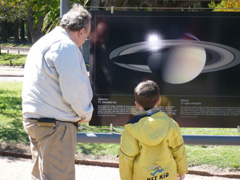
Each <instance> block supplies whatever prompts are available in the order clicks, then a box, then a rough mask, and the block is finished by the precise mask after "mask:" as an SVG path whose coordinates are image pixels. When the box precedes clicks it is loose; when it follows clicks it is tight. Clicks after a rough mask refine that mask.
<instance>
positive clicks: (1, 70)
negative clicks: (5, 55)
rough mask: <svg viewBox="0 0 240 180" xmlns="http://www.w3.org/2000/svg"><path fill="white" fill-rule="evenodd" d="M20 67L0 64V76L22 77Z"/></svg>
mask: <svg viewBox="0 0 240 180" xmlns="http://www.w3.org/2000/svg"><path fill="white" fill-rule="evenodd" d="M23 72H24V69H23V68H22V67H10V66H0V77H23V74H24V73H23Z"/></svg>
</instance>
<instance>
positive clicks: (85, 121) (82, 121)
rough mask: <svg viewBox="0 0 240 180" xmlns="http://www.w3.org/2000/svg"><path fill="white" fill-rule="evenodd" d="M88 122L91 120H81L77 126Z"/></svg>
mask: <svg viewBox="0 0 240 180" xmlns="http://www.w3.org/2000/svg"><path fill="white" fill-rule="evenodd" d="M90 120H91V118H89V119H82V120H80V121H78V124H82V123H87V122H89V121H90Z"/></svg>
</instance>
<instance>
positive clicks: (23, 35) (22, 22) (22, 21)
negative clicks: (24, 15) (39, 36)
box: [20, 19, 26, 42]
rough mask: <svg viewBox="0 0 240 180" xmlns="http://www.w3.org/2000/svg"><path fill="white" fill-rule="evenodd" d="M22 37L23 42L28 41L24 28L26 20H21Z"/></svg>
mask: <svg viewBox="0 0 240 180" xmlns="http://www.w3.org/2000/svg"><path fill="white" fill-rule="evenodd" d="M20 37H21V41H22V42H24V41H26V38H25V28H24V20H23V19H22V20H21V31H20Z"/></svg>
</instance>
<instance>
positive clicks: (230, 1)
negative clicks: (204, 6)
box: [208, 0, 240, 12]
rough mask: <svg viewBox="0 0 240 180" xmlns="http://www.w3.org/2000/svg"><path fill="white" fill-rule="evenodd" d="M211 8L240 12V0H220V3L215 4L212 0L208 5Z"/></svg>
mask: <svg viewBox="0 0 240 180" xmlns="http://www.w3.org/2000/svg"><path fill="white" fill-rule="evenodd" d="M208 6H209V7H210V8H213V9H214V10H213V11H220V12H240V1H239V0H222V1H221V2H220V3H218V4H216V3H215V2H214V1H211V3H210V4H209V5H208Z"/></svg>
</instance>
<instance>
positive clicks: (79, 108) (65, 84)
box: [52, 43, 93, 119]
mask: <svg viewBox="0 0 240 180" xmlns="http://www.w3.org/2000/svg"><path fill="white" fill-rule="evenodd" d="M61 45H62V47H59V48H58V50H57V52H55V53H54V52H52V54H53V55H52V56H53V57H54V58H53V59H54V64H55V68H56V71H57V73H58V75H59V85H60V88H61V91H62V92H61V93H62V96H63V98H64V100H65V102H66V103H67V104H69V105H70V106H71V108H72V110H73V111H74V112H75V113H76V114H77V115H78V116H79V117H81V118H82V119H90V118H91V116H92V112H93V106H92V104H91V100H92V96H93V94H92V88H91V85H90V81H89V77H88V75H87V70H86V66H85V63H84V60H83V57H82V54H81V53H80V50H79V49H78V48H77V47H76V46H74V45H69V44H67V45H66V44H64V43H62V44H61Z"/></svg>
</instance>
